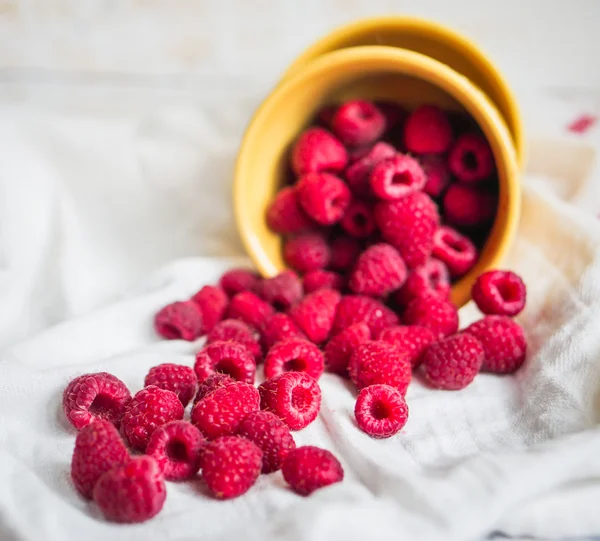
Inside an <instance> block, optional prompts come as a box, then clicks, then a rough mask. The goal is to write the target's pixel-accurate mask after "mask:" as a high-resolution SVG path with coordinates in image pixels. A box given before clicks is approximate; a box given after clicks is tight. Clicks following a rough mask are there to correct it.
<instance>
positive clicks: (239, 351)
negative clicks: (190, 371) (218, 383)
mask: <svg viewBox="0 0 600 541" xmlns="http://www.w3.org/2000/svg"><path fill="white" fill-rule="evenodd" d="M194 372H195V373H196V377H197V378H198V381H200V382H203V381H204V380H205V379H206V378H207V377H208V376H211V375H212V374H214V373H217V372H218V373H221V374H227V375H228V376H231V377H232V378H233V379H235V380H236V381H243V382H245V383H254V376H255V374H256V361H255V360H254V356H253V355H252V353H250V350H249V349H248V348H247V347H246V346H244V345H243V344H240V343H236V342H211V343H210V344H208V345H206V346H205V347H204V348H203V349H202V350H200V351H199V352H198V353H197V354H196V362H195V364H194Z"/></svg>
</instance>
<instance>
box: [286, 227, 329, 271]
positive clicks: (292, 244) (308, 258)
mask: <svg viewBox="0 0 600 541" xmlns="http://www.w3.org/2000/svg"><path fill="white" fill-rule="evenodd" d="M283 258H284V259H285V262H286V263H287V264H288V265H289V266H290V267H292V268H293V269H294V270H296V271H298V272H299V273H301V274H304V273H306V272H310V271H313V270H318V269H323V268H325V267H326V266H327V265H328V264H329V260H330V258H331V252H330V250H329V246H328V245H327V241H326V240H325V237H323V235H322V234H321V233H305V234H303V235H298V236H297V237H294V238H291V239H288V240H287V241H286V242H285V244H284V245H283Z"/></svg>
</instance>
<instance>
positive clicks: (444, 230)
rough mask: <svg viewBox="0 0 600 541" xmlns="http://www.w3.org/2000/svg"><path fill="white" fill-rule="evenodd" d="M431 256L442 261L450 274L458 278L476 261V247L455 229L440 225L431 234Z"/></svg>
mask: <svg viewBox="0 0 600 541" xmlns="http://www.w3.org/2000/svg"><path fill="white" fill-rule="evenodd" d="M432 253H433V256H434V257H436V258H437V259H439V260H440V261H442V262H443V263H444V264H445V265H446V267H447V268H448V270H449V271H450V276H452V277H453V278H459V277H460V276H463V275H464V274H466V273H467V272H468V271H469V270H471V268H472V267H473V265H475V263H476V262H477V248H475V245H474V244H473V243H472V242H471V241H470V240H469V239H468V238H467V237H465V236H464V235H461V234H460V233H459V232H458V231H456V229H452V228H451V227H448V226H446V225H443V226H441V227H440V228H439V229H438V230H437V231H436V232H435V234H434V235H433V252H432Z"/></svg>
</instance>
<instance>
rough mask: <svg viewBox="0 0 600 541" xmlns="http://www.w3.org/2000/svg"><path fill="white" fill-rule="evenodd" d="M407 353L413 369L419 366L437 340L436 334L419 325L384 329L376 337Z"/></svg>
mask: <svg viewBox="0 0 600 541" xmlns="http://www.w3.org/2000/svg"><path fill="white" fill-rule="evenodd" d="M376 338H377V340H382V341H383V342H387V343H388V344H392V345H394V346H396V347H397V348H398V349H401V350H402V351H404V352H406V353H407V354H408V356H409V358H410V364H411V366H412V367H413V368H415V367H416V366H419V365H420V364H421V361H422V360H423V355H424V354H425V351H426V350H427V348H428V347H429V346H430V345H431V344H433V342H435V340H436V336H435V334H433V332H432V331H431V330H430V329H428V328H427V327H419V326H417V325H396V326H394V327H388V328H387V329H383V331H381V332H380V333H379V336H377V337H376Z"/></svg>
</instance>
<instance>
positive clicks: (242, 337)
mask: <svg viewBox="0 0 600 541" xmlns="http://www.w3.org/2000/svg"><path fill="white" fill-rule="evenodd" d="M213 342H239V343H240V344H242V345H244V346H246V348H247V349H248V351H250V353H252V355H253V357H254V360H255V362H256V363H259V362H260V361H261V360H262V350H261V347H260V344H259V343H258V339H257V337H255V331H254V330H253V329H251V328H250V327H249V326H248V325H246V324H245V323H244V322H243V321H240V320H238V319H224V320H223V321H221V322H219V323H217V324H216V325H215V326H214V328H213V330H212V331H210V332H209V333H208V336H207V337H206V345H208V344H212V343H213Z"/></svg>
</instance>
